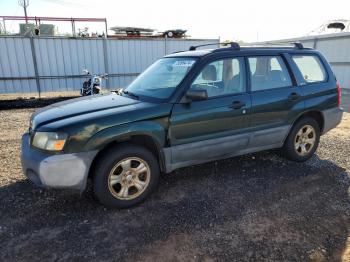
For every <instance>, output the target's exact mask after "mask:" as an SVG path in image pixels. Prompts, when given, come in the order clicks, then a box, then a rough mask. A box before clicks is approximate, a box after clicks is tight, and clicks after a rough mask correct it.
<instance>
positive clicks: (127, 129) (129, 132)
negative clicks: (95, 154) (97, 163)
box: [84, 117, 168, 169]
mask: <svg viewBox="0 0 350 262" xmlns="http://www.w3.org/2000/svg"><path fill="white" fill-rule="evenodd" d="M167 130H168V118H167V117H165V118H160V119H156V120H148V121H140V122H134V123H127V124H123V125H118V126H113V127H110V128H106V129H104V130H101V131H100V132H97V133H96V134H95V135H94V136H92V137H91V138H90V139H89V140H88V141H87V143H86V144H85V146H84V151H94V150H96V151H100V150H102V149H103V148H105V147H106V146H107V145H109V144H110V143H113V142H121V141H127V140H129V139H130V138H131V137H132V136H137V135H143V136H147V137H149V138H150V139H152V141H153V142H154V144H155V145H156V147H157V150H158V155H159V161H160V163H159V164H160V167H161V168H162V169H163V166H164V161H165V156H164V151H163V148H164V147H165V145H166V141H167V140H166V139H167Z"/></svg>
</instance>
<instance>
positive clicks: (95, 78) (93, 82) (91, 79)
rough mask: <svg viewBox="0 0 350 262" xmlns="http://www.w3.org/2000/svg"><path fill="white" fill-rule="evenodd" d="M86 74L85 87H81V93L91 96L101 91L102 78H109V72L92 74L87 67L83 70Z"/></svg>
mask: <svg viewBox="0 0 350 262" xmlns="http://www.w3.org/2000/svg"><path fill="white" fill-rule="evenodd" d="M83 74H85V75H86V80H85V81H84V82H83V87H82V88H81V89H80V95H82V96H89V95H95V94H99V93H100V92H101V88H102V87H101V82H102V79H107V77H108V74H102V75H91V74H90V72H89V71H88V70H87V69H84V70H83Z"/></svg>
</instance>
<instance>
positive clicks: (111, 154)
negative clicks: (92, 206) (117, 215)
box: [93, 144, 160, 208]
mask: <svg viewBox="0 0 350 262" xmlns="http://www.w3.org/2000/svg"><path fill="white" fill-rule="evenodd" d="M98 161H99V162H98V164H97V166H96V168H95V172H94V176H93V188H94V193H95V196H96V197H97V198H98V200H99V201H100V202H101V203H102V204H104V205H106V206H109V207H117V208H126V207H131V206H134V205H137V204H139V203H141V202H143V201H144V200H145V199H146V198H147V197H148V196H149V195H150V194H151V193H152V192H153V191H154V189H155V188H156V186H157V184H158V180H159V173H160V171H159V165H158V161H157V159H156V157H155V156H154V155H153V154H152V152H150V151H149V150H147V149H145V148H143V147H140V146H136V145H132V144H124V145H121V146H118V147H115V148H111V149H109V150H108V151H106V152H105V153H104V155H103V157H102V158H100V159H99V160H98Z"/></svg>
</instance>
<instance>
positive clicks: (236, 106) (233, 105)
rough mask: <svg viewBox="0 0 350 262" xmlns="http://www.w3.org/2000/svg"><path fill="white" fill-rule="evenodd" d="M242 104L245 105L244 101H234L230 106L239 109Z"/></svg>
mask: <svg viewBox="0 0 350 262" xmlns="http://www.w3.org/2000/svg"><path fill="white" fill-rule="evenodd" d="M244 106H245V103H244V102H242V101H234V102H233V103H232V105H231V106H230V107H231V108H233V109H241V108H242V107H244Z"/></svg>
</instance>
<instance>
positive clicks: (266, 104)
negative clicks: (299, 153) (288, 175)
mask: <svg viewBox="0 0 350 262" xmlns="http://www.w3.org/2000/svg"><path fill="white" fill-rule="evenodd" d="M247 59H248V65H249V79H250V91H251V97H252V108H251V128H252V131H253V133H252V137H251V140H250V144H249V147H250V148H262V149H263V148H265V147H270V148H272V147H279V146H282V144H283V142H284V139H285V137H286V136H287V134H288V132H289V129H290V126H291V124H292V122H293V120H294V119H295V118H296V117H295V116H296V115H298V114H299V113H300V112H302V110H303V108H304V100H303V97H302V92H301V89H300V87H299V86H297V84H296V81H295V79H294V77H293V75H292V74H291V73H290V72H291V71H290V70H289V69H288V67H287V64H286V58H284V57H283V56H282V55H269V56H251V57H248V58H247Z"/></svg>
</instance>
